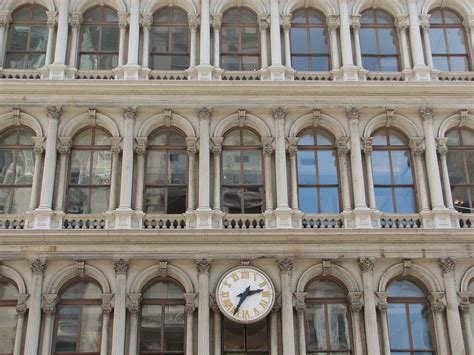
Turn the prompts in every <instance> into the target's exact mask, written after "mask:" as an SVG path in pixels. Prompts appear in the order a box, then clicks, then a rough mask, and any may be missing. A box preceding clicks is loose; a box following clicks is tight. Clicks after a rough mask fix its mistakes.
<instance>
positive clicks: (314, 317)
mask: <svg viewBox="0 0 474 355" xmlns="http://www.w3.org/2000/svg"><path fill="white" fill-rule="evenodd" d="M305 321H306V341H307V343H306V344H307V348H308V350H309V351H315V350H325V349H327V338H326V317H325V315H324V306H323V305H321V304H311V305H307V307H306V309H305Z"/></svg>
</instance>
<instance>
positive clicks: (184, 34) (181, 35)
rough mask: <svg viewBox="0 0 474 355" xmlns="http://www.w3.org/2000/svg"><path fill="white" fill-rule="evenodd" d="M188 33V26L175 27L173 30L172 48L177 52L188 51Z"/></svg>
mask: <svg viewBox="0 0 474 355" xmlns="http://www.w3.org/2000/svg"><path fill="white" fill-rule="evenodd" d="M188 33H189V29H188V28H186V27H180V28H179V27H178V28H173V29H172V30H171V35H172V39H173V41H172V45H171V50H172V51H173V52H175V53H187V52H189V48H188Z"/></svg>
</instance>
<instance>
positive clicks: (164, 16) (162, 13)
mask: <svg viewBox="0 0 474 355" xmlns="http://www.w3.org/2000/svg"><path fill="white" fill-rule="evenodd" d="M170 19H171V8H170V7H165V8H162V9H160V10H159V11H157V12H155V14H154V16H153V21H154V22H169V21H170Z"/></svg>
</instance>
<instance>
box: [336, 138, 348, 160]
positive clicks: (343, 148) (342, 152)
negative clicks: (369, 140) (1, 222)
mask: <svg viewBox="0 0 474 355" xmlns="http://www.w3.org/2000/svg"><path fill="white" fill-rule="evenodd" d="M336 149H337V153H338V154H339V156H346V155H347V154H348V153H349V137H339V138H338V139H336Z"/></svg>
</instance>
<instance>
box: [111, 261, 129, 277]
mask: <svg viewBox="0 0 474 355" xmlns="http://www.w3.org/2000/svg"><path fill="white" fill-rule="evenodd" d="M128 267H129V261H128V260H125V259H119V260H116V261H115V262H114V270H115V273H116V274H117V275H119V274H122V275H127V272H128Z"/></svg>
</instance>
